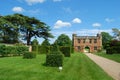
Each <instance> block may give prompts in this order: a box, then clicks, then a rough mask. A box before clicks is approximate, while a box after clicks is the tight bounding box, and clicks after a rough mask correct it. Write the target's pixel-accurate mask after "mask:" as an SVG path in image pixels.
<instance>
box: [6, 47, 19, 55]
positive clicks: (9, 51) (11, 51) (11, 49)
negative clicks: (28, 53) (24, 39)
mask: <svg viewBox="0 0 120 80" xmlns="http://www.w3.org/2000/svg"><path fill="white" fill-rule="evenodd" d="M5 51H6V54H7V55H8V56H13V55H16V54H17V53H16V52H17V50H16V46H6V50H5Z"/></svg>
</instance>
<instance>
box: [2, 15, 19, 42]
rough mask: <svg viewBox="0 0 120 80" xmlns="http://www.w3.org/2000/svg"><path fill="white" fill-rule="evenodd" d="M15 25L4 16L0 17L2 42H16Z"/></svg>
mask: <svg viewBox="0 0 120 80" xmlns="http://www.w3.org/2000/svg"><path fill="white" fill-rule="evenodd" d="M16 29H17V27H16V26H14V25H13V24H12V23H11V22H9V21H8V20H7V19H6V18H5V17H4V16H2V17H0V41H1V42H2V43H16V42H18V38H17V36H18V33H17V32H16Z"/></svg>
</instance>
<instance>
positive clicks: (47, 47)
mask: <svg viewBox="0 0 120 80" xmlns="http://www.w3.org/2000/svg"><path fill="white" fill-rule="evenodd" d="M49 50H50V43H49V41H48V40H47V39H45V40H44V41H43V42H42V44H41V46H40V50H39V51H40V53H42V54H47V53H49Z"/></svg>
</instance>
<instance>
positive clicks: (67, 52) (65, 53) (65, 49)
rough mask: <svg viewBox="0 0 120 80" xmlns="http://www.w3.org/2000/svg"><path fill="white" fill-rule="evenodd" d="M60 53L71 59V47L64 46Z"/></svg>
mask: <svg viewBox="0 0 120 80" xmlns="http://www.w3.org/2000/svg"><path fill="white" fill-rule="evenodd" d="M60 51H61V52H62V53H63V54H64V56H65V57H70V47H68V46H62V47H60Z"/></svg>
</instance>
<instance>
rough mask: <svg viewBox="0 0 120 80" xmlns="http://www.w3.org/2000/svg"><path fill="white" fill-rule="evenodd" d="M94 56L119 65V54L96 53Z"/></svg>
mask: <svg viewBox="0 0 120 80" xmlns="http://www.w3.org/2000/svg"><path fill="white" fill-rule="evenodd" d="M96 54H97V55H99V56H102V57H105V58H108V59H111V60H114V61H116V62H119V63H120V54H106V53H104V52H101V53H96Z"/></svg>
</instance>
